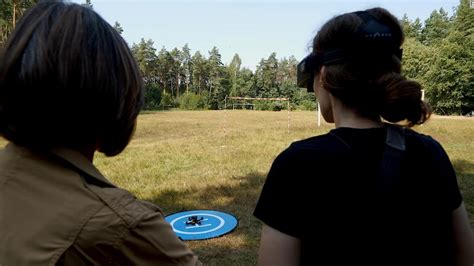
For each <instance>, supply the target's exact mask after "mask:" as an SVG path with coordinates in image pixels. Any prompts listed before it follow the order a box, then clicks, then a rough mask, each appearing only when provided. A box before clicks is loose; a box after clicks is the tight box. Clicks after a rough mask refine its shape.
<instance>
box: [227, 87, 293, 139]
mask: <svg viewBox="0 0 474 266" xmlns="http://www.w3.org/2000/svg"><path fill="white" fill-rule="evenodd" d="M228 100H236V101H279V102H286V107H287V113H288V135H290V98H263V97H233V96H226V97H225V99H224V112H226V111H227V101H228ZM233 107H234V105H233ZM253 110H255V109H253ZM226 120H227V118H226ZM225 136H226V129H225V125H224V139H225Z"/></svg>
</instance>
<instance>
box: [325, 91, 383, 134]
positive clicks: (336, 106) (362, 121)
mask: <svg viewBox="0 0 474 266" xmlns="http://www.w3.org/2000/svg"><path fill="white" fill-rule="evenodd" d="M331 103H332V113H333V117H334V124H335V126H336V128H339V127H350V128H374V127H382V126H383V123H382V121H381V120H380V119H379V120H374V119H370V118H367V117H363V116H361V115H359V114H358V113H357V112H356V111H355V110H353V109H351V108H349V107H347V106H345V105H344V104H342V103H341V101H339V100H338V99H337V98H335V97H333V96H332V97H331Z"/></svg>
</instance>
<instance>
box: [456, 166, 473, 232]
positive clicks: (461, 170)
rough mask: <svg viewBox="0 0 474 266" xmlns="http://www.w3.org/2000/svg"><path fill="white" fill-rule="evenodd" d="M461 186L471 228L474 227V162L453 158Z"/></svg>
mask: <svg viewBox="0 0 474 266" xmlns="http://www.w3.org/2000/svg"><path fill="white" fill-rule="evenodd" d="M452 163H453V166H454V169H455V170H456V175H457V178H458V184H459V188H460V189H461V192H462V194H463V198H464V204H465V205H466V209H467V211H468V212H469V218H470V220H471V228H473V229H474V162H472V161H468V160H464V159H460V160H459V159H458V160H453V162H452Z"/></svg>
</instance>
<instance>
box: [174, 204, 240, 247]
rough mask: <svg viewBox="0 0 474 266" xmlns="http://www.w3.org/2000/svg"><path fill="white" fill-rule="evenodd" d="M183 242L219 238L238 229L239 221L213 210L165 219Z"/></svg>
mask: <svg viewBox="0 0 474 266" xmlns="http://www.w3.org/2000/svg"><path fill="white" fill-rule="evenodd" d="M165 220H166V221H167V222H169V223H170V224H171V226H172V227H173V231H174V232H175V233H176V235H178V237H179V238H181V239H182V240H203V239H209V238H214V237H219V236H222V235H225V234H228V233H230V232H232V231H233V230H234V229H235V228H236V227H237V224H238V222H237V219H236V218H235V217H234V216H232V215H230V214H227V213H224V212H219V211H211V210H194V211H185V212H179V213H175V214H172V215H169V216H167V217H165Z"/></svg>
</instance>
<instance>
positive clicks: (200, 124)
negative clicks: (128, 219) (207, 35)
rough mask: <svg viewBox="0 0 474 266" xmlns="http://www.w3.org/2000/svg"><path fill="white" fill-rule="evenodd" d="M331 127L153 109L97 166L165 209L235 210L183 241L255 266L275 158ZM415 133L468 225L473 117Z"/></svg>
mask: <svg viewBox="0 0 474 266" xmlns="http://www.w3.org/2000/svg"><path fill="white" fill-rule="evenodd" d="M332 128H333V125H330V124H326V123H324V122H322V125H321V127H317V125H316V114H315V112H291V113H290V134H288V113H287V111H280V112H263V111H191V112H186V111H169V112H155V113H153V112H151V113H146V114H142V115H140V116H139V121H138V128H137V131H136V134H135V137H134V139H133V141H132V142H131V143H130V145H129V146H128V148H127V149H126V150H125V151H124V152H123V153H122V154H120V155H119V156H116V157H113V158H106V157H104V156H102V155H97V156H96V159H95V164H96V165H97V167H98V168H99V169H100V170H101V171H102V172H103V173H104V174H105V175H106V176H107V177H109V179H110V180H111V181H112V182H114V183H115V184H117V185H118V186H120V187H123V188H125V189H127V190H130V191H131V192H132V193H134V194H135V195H136V196H137V197H139V198H141V199H144V200H148V201H151V202H154V203H155V204H157V205H159V206H160V207H161V208H162V209H163V211H164V212H165V213H167V214H169V213H173V212H177V211H182V210H190V209H216V210H221V211H225V212H230V213H232V214H234V215H235V216H236V217H237V218H238V219H239V226H238V228H237V229H236V230H235V231H234V232H232V233H231V234H228V235H226V236H224V237H221V238H216V239H210V240H205V241H191V242H187V244H188V245H189V246H190V247H191V248H192V249H193V250H194V251H195V252H196V253H197V254H198V255H199V257H200V259H201V260H202V261H203V262H204V263H205V264H206V265H255V264H256V260H257V250H258V243H259V236H260V228H261V224H260V222H259V221H258V220H256V219H255V218H254V217H253V216H252V212H253V208H254V206H255V203H256V201H257V199H258V195H259V193H260V190H261V187H262V185H263V183H264V181H265V176H266V173H267V171H268V170H269V168H270V166H271V163H272V161H273V159H274V158H275V156H277V154H278V153H279V152H280V151H282V150H283V149H284V148H286V147H287V146H288V145H289V144H290V143H291V142H292V141H295V140H299V139H303V138H306V137H309V136H313V135H319V134H324V133H326V132H328V131H329V130H330V129H332ZM415 130H417V131H419V132H422V133H425V134H429V135H432V136H433V137H434V138H435V139H437V140H438V141H439V142H440V143H441V144H442V145H443V146H444V147H445V149H446V151H447V153H448V154H449V156H450V158H451V161H452V162H453V164H454V166H455V169H456V172H457V174H458V180H459V183H460V187H461V190H462V191H463V193H464V199H465V203H466V206H467V208H468V211H469V213H470V218H471V225H472V226H473V228H474V119H473V118H452V117H450V118H446V117H433V118H432V119H430V120H429V122H428V123H427V124H425V125H423V126H418V127H415ZM2 144H3V142H2ZM420 167H424V166H423V165H420ZM315 171H317V163H316V164H315Z"/></svg>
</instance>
